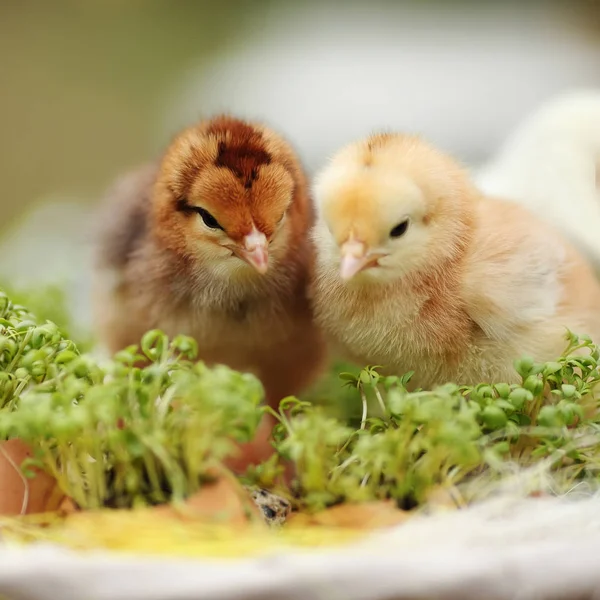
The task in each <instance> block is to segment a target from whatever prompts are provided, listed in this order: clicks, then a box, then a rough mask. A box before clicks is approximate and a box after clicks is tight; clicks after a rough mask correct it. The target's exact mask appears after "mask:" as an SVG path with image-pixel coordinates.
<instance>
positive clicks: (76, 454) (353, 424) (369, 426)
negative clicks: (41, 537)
mask: <svg viewBox="0 0 600 600" xmlns="http://www.w3.org/2000/svg"><path fill="white" fill-rule="evenodd" d="M336 368H337V367H336ZM515 369H516V372H517V373H518V376H519V377H518V378H519V383H510V384H509V383H502V382H483V383H480V384H478V385H475V386H462V387H460V386H458V385H454V384H452V383H448V384H446V385H443V386H439V387H437V388H435V389H433V390H416V391H408V384H409V381H410V379H411V377H412V375H413V373H406V374H404V375H401V376H400V375H398V376H395V375H394V376H389V375H383V374H382V373H381V372H380V369H379V367H377V366H369V367H366V368H364V369H362V370H356V371H344V372H342V373H341V375H338V373H337V372H336V373H335V374H333V373H332V374H331V375H330V376H329V377H328V378H327V380H326V383H325V385H323V386H321V387H320V388H319V389H317V391H313V393H312V396H311V395H307V396H306V397H304V398H303V399H297V398H286V399H284V400H283V401H282V402H281V403H280V405H279V408H278V410H273V409H271V408H269V407H264V406H262V401H263V389H262V386H261V384H260V383H259V381H258V380H257V379H256V378H255V377H254V376H252V375H248V374H242V373H239V372H236V371H233V370H231V369H229V368H227V367H225V366H215V367H208V366H206V365H205V364H204V363H202V362H199V361H198V360H197V346H196V342H195V341H194V340H192V339H190V338H187V337H184V336H177V337H175V338H174V339H172V340H170V339H168V338H167V336H166V335H164V334H163V333H162V332H160V331H150V332H148V333H147V334H146V335H145V336H144V337H143V339H142V340H141V344H140V346H139V347H137V346H131V347H129V348H126V349H124V350H122V351H120V352H118V353H117V354H116V355H115V356H114V357H113V358H112V359H111V360H110V361H107V362H106V364H104V363H103V364H100V363H99V362H98V361H97V360H95V359H94V358H92V357H91V356H89V355H86V354H83V353H81V352H80V351H79V349H78V347H77V345H76V344H75V343H74V342H73V341H71V340H69V339H68V338H66V337H65V336H64V334H63V333H62V330H61V329H59V328H58V327H57V326H56V325H54V324H53V323H52V322H50V321H45V322H40V321H38V320H37V319H36V318H35V316H33V315H32V314H31V313H30V312H29V311H28V310H27V309H25V308H24V307H22V306H19V305H15V304H13V303H12V302H11V301H10V300H9V298H8V296H7V295H6V294H4V293H2V292H0V439H12V438H19V439H21V440H22V441H24V442H25V443H27V444H29V446H30V447H31V448H32V449H33V453H34V458H33V460H30V461H27V462H26V463H25V464H23V465H22V468H23V469H24V473H25V475H27V476H31V473H30V469H29V467H31V466H37V467H41V468H43V469H45V470H46V471H48V472H49V473H50V474H52V475H53V476H54V477H55V478H56V480H57V481H58V483H59V485H60V487H61V489H62V490H63V491H64V493H65V494H67V495H68V496H70V497H71V498H72V499H73V500H74V501H75V502H76V504H77V505H78V506H80V507H81V508H98V507H103V506H104V507H119V508H120V507H134V506H138V505H147V504H160V503H165V502H180V501H182V500H183V499H185V498H186V497H188V496H190V495H191V494H193V493H194V492H195V491H197V490H198V489H200V487H201V486H202V485H204V483H206V482H208V481H211V480H212V479H214V478H215V477H216V476H218V475H219V473H221V472H222V470H223V469H224V467H223V463H224V461H225V460H226V459H227V458H228V457H231V456H232V455H233V454H234V453H235V452H236V451H237V443H244V442H248V441H251V440H252V439H253V437H254V436H255V435H256V432H257V429H258V424H259V422H260V420H261V418H262V416H263V415H264V413H265V411H266V412H269V413H270V414H271V415H272V416H274V417H275V418H276V419H277V425H276V427H275V429H274V431H273V435H272V442H271V443H272V445H273V448H274V454H273V456H272V457H271V458H270V459H268V460H267V461H265V462H263V463H262V464H259V465H255V466H253V467H251V468H249V469H248V472H247V473H246V474H245V477H244V479H245V481H246V482H248V483H251V484H253V485H260V486H262V487H266V488H269V489H273V488H276V487H277V486H278V485H279V486H281V479H280V475H281V474H282V472H283V466H284V463H285V462H290V463H292V464H293V466H294V468H295V472H294V477H293V481H292V483H291V489H289V490H286V491H287V492H288V493H289V495H291V496H292V498H293V501H294V504H295V506H296V508H298V509H300V510H304V511H317V510H320V509H323V508H325V507H328V506H332V505H335V504H338V503H342V502H362V501H376V500H385V499H393V500H395V501H396V502H397V504H398V506H400V507H402V508H413V507H426V506H427V503H428V501H429V499H430V498H431V495H432V494H433V493H434V492H435V491H436V490H437V489H439V488H445V489H448V490H452V491H454V492H456V494H457V495H458V496H459V497H460V498H461V499H462V500H464V501H466V502H468V501H471V500H473V499H477V498H478V497H479V496H481V495H482V494H483V493H484V492H483V491H482V490H483V489H484V488H485V489H486V490H488V489H490V488H489V486H488V483H489V482H490V481H491V482H494V481H496V482H499V481H500V480H501V479H502V476H503V473H504V472H505V471H506V470H507V466H508V465H517V466H519V467H521V468H524V469H527V468H529V467H532V466H534V465H545V466H547V467H548V468H549V469H551V470H552V477H553V480H552V481H553V489H554V491H556V492H559V493H561V492H563V491H566V490H568V489H570V488H571V487H573V486H574V485H577V483H579V482H589V483H590V484H592V485H594V486H596V485H597V483H598V480H599V478H600V417H599V416H598V393H597V389H598V383H599V382H600V350H599V348H598V347H597V346H596V345H595V344H593V342H592V340H590V339H589V338H588V337H586V336H577V335H575V334H573V333H571V332H568V333H567V336H566V347H565V351H564V352H563V354H562V355H561V356H560V357H557V359H556V360H555V361H552V362H546V363H536V362H535V361H533V360H532V359H530V358H527V357H523V358H521V359H519V360H517V361H515ZM334 375H335V378H334ZM340 379H341V382H340ZM335 380H337V383H334V382H335ZM324 396H326V397H325V398H324ZM319 398H321V399H324V400H325V401H324V402H317V400H318V399H319ZM336 401H337V402H340V401H343V402H345V403H348V404H352V407H346V408H344V410H342V411H340V410H332V409H331V407H332V406H333V405H334V404H335V403H336ZM340 413H345V414H346V417H347V418H341V417H340ZM484 484H485V485H484ZM478 490H479V491H478ZM486 493H487V492H486Z"/></svg>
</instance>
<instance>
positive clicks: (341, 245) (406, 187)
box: [313, 134, 477, 282]
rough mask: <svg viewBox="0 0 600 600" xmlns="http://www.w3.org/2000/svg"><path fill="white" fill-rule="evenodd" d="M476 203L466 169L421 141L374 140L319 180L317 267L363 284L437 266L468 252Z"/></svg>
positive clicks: (341, 156) (351, 150)
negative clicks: (325, 266) (329, 268)
mask: <svg viewBox="0 0 600 600" xmlns="http://www.w3.org/2000/svg"><path fill="white" fill-rule="evenodd" d="M476 198H477V192H476V190H475V189H474V188H473V187H472V186H471V184H470V182H469V178H468V177H467V175H466V173H465V172H464V171H463V170H462V169H461V167H460V166H459V165H458V164H457V163H455V162H454V160H453V159H451V158H450V157H449V156H447V155H445V154H443V153H441V152H439V151H438V150H436V149H435V148H433V147H432V146H430V145H429V144H427V143H426V142H424V141H422V140H421V139H419V138H417V137H413V136H403V135H394V134H385V135H375V136H371V137H370V138H368V139H367V140H365V141H362V142H358V143H355V144H352V145H350V146H347V147H346V148H344V149H342V151H340V152H339V153H338V154H337V155H336V156H334V157H333V159H332V161H331V163H330V164H329V165H328V166H327V167H326V168H325V169H324V170H323V171H322V172H321V173H320V174H319V175H318V176H317V178H316V182H315V199H316V201H317V207H318V212H319V216H318V221H317V226H316V227H315V230H314V234H313V236H314V239H315V242H316V244H317V247H318V250H319V256H320V259H319V260H320V261H321V262H323V261H324V262H325V263H328V264H330V265H331V264H333V263H335V264H336V267H337V268H338V269H339V275H340V276H341V277H342V279H345V280H349V279H353V280H356V281H363V282H364V281H368V280H379V281H383V282H385V281H394V280H397V279H399V278H401V277H403V276H405V275H407V274H409V273H415V272H421V271H424V270H427V269H429V268H433V267H437V266H440V265H441V264H443V262H444V261H445V260H447V259H452V258H456V257H457V256H458V255H459V254H460V252H461V249H464V248H465V247H466V244H467V243H468V240H469V238H470V235H471V229H472V220H473V212H474V201H475V199H476Z"/></svg>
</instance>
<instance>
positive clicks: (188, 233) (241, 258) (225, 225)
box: [153, 116, 302, 276]
mask: <svg viewBox="0 0 600 600" xmlns="http://www.w3.org/2000/svg"><path fill="white" fill-rule="evenodd" d="M300 177H301V171H300V168H299V166H298V164H297V161H296V159H295V156H294V154H293V151H292V150H291V148H290V147H289V146H288V144H287V143H286V142H285V141H284V140H283V139H282V138H280V137H279V136H278V135H277V134H275V133H274V132H272V131H270V130H268V129H266V128H264V127H262V126H260V125H255V124H251V123H247V122H245V121H242V120H239V119H235V118H230V117H226V116H222V117H217V118H215V119H211V120H209V121H203V122H201V123H200V124H198V125H196V126H194V127H190V128H189V129H186V130H185V131H183V132H182V133H180V134H179V135H178V136H177V137H176V138H175V139H174V141H173V142H172V144H171V146H170V147H169V149H168V150H167V152H166V154H165V156H164V157H163V160H162V163H161V166H160V171H159V176H158V178H157V182H156V185H155V189H154V197H153V229H154V235H155V237H156V238H157V239H158V240H159V242H160V243H161V244H162V245H163V246H165V247H168V248H169V249H170V250H172V251H174V252H176V253H177V254H179V255H181V256H182V257H185V258H186V259H188V260H192V261H194V260H195V261H198V262H200V263H202V265H203V267H204V268H211V269H212V270H213V271H214V272H216V273H220V274H222V275H223V276H231V275H249V276H260V275H264V274H265V273H266V272H267V271H268V270H269V269H271V268H272V267H273V265H274V264H276V263H277V262H278V261H279V260H280V259H281V258H282V257H283V255H284V254H285V252H286V248H287V246H288V243H287V242H288V238H289V236H290V232H291V229H293V227H292V228H290V220H291V219H290V217H293V216H294V215H293V213H295V212H297V211H298V210H300V208H298V207H294V198H295V196H296V194H297V191H298V187H299V186H301V183H302V182H301V181H300V180H299V178H300Z"/></svg>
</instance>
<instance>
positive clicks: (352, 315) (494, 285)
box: [313, 134, 600, 387]
mask: <svg viewBox="0 0 600 600" xmlns="http://www.w3.org/2000/svg"><path fill="white" fill-rule="evenodd" d="M315 199H316V204H317V211H318V216H317V223H316V225H315V229H314V232H313V237H314V240H315V243H316V246H317V267H316V277H315V282H314V296H315V315H316V319H317V321H318V322H319V323H320V324H321V325H322V326H323V328H324V329H325V331H326V333H327V335H328V337H329V338H330V340H331V341H332V342H333V344H335V346H336V347H337V349H338V351H340V352H341V353H342V354H343V355H345V356H346V358H349V359H350V360H353V361H354V362H356V363H358V364H359V365H363V366H364V365H367V364H371V365H381V366H383V367H385V369H386V371H387V372H392V373H394V374H402V373H405V372H407V371H409V370H414V371H415V377H414V378H413V382H412V383H413V385H416V386H420V387H430V386H434V385H437V384H442V383H445V382H449V381H453V382H455V383H458V384H476V383H479V382H481V381H488V382H494V381H496V382H498V381H506V382H511V381H515V380H516V379H517V377H518V376H517V374H516V373H515V371H514V367H513V361H514V359H515V358H519V357H521V356H524V355H528V356H531V357H533V358H534V359H536V360H538V361H544V360H553V359H555V358H556V357H557V356H559V355H560V353H561V352H562V351H563V350H564V348H565V345H566V342H565V337H564V336H565V328H569V329H571V330H572V331H574V332H576V333H580V334H584V333H586V334H589V335H590V336H592V337H593V338H594V339H596V340H598V341H600V309H599V307H600V287H599V284H598V282H597V280H596V278H595V276H594V274H593V272H592V270H591V269H590V267H589V266H588V264H586V262H585V261H584V260H583V259H582V258H581V257H580V256H579V255H578V254H577V252H576V251H575V250H574V249H573V248H572V247H571V246H570V245H569V244H568V243H567V242H566V241H565V240H564V239H563V238H562V237H561V236H560V235H559V234H558V233H557V232H556V231H553V230H552V229H551V228H550V227H549V226H547V225H545V224H543V223H541V222H539V221H538V220H536V218H535V216H534V215H533V214H531V213H529V212H527V210H525V209H524V208H521V207H519V206H517V205H516V204H512V203H509V202H505V201H502V200H498V199H492V198H485V197H483V195H482V194H481V193H480V192H479V191H478V190H477V189H476V188H475V187H474V185H473V184H472V183H471V181H470V179H469V176H468V174H467V173H466V172H465V171H464V170H463V169H462V168H461V167H460V166H459V165H458V164H457V163H456V162H455V161H454V160H453V159H452V158H450V157H449V156H447V155H445V154H443V153H441V152H440V151H438V150H437V149H435V148H433V147H432V146H430V145H429V144H427V143H426V142H424V141H422V140H420V139H419V138H417V137H411V136H406V135H394V134H388V135H375V136H372V137H370V138H368V139H367V140H365V141H361V142H358V143H355V144H352V145H350V146H348V147H346V148H344V149H343V150H341V151H340V152H339V154H337V155H336V156H335V157H334V158H333V160H332V161H331V163H330V164H329V165H328V166H327V167H326V168H325V169H324V170H323V171H322V172H321V173H320V174H319V175H318V177H317V179H316V184H315Z"/></svg>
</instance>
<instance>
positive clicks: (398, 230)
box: [390, 219, 409, 238]
mask: <svg viewBox="0 0 600 600" xmlns="http://www.w3.org/2000/svg"><path fill="white" fill-rule="evenodd" d="M408 223H409V219H404V221H402V223H398V225H396V227H394V228H393V229H392V230H391V231H390V237H393V238H399V237H401V236H403V235H404V234H405V233H406V230H407V229H408Z"/></svg>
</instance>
